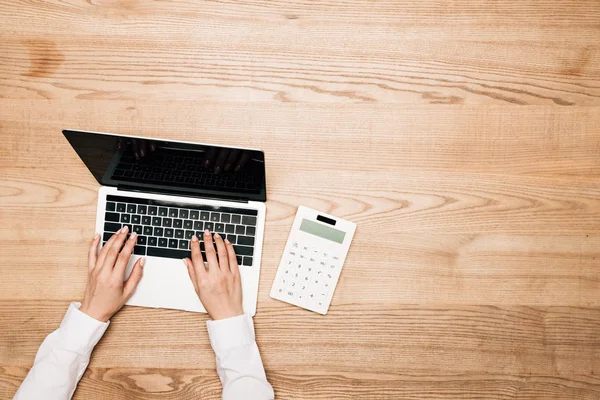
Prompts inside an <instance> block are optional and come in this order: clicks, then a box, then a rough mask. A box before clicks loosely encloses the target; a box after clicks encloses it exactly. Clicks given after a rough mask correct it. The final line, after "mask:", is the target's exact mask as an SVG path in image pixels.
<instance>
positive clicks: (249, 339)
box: [206, 314, 255, 356]
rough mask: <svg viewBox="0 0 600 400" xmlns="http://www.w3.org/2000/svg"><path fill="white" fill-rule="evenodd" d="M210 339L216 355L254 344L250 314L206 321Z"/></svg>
mask: <svg viewBox="0 0 600 400" xmlns="http://www.w3.org/2000/svg"><path fill="white" fill-rule="evenodd" d="M206 328H207V329H208V337H209V338H210V344H211V345H212V348H213V350H214V351H215V354H216V355H217V356H219V355H220V354H222V353H223V352H226V351H228V350H231V349H233V348H236V347H244V346H248V345H249V344H252V343H254V340H255V339H254V323H253V322H252V317H251V316H250V315H248V314H243V315H238V316H237V317H231V318H226V319H220V320H218V321H206Z"/></svg>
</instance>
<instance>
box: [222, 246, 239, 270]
mask: <svg viewBox="0 0 600 400" xmlns="http://www.w3.org/2000/svg"><path fill="white" fill-rule="evenodd" d="M225 248H226V249H227V258H228V260H229V269H230V270H231V273H232V274H233V275H234V276H239V275H240V268H239V266H238V262H237V257H236V256H235V249H234V248H233V245H232V244H231V242H230V241H229V240H227V239H225Z"/></svg>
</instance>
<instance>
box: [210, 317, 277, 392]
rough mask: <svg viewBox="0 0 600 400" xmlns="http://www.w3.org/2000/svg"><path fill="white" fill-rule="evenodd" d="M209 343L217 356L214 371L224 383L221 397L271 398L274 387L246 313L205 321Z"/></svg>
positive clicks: (252, 326) (250, 320)
mask: <svg viewBox="0 0 600 400" xmlns="http://www.w3.org/2000/svg"><path fill="white" fill-rule="evenodd" d="M207 328H208V333H209V336H210V341H211V345H212V347H213V349H214V351H215V354H216V357H217V373H218V374H219V378H220V379H221V383H222V385H223V399H224V400H229V399H232V400H233V399H240V398H243V399H248V400H267V399H273V398H274V393H273V388H272V387H271V385H270V384H269V382H268V381H267V377H266V375H265V369H264V367H263V364H262V360H261V358H260V353H259V351H258V346H257V345H256V341H255V338H254V325H253V323H252V318H251V317H250V316H249V315H246V314H245V315H240V316H238V317H233V318H228V319H224V320H219V321H208V322H207Z"/></svg>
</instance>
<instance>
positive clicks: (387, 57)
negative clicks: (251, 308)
mask: <svg viewBox="0 0 600 400" xmlns="http://www.w3.org/2000/svg"><path fill="white" fill-rule="evenodd" d="M599 43H600V2H598V1H597V0H571V1H557V0H540V1H533V0H507V1H480V0H470V1H453V2H447V1H405V2H399V1H398V2H395V1H351V0H340V1H321V0H317V1H297V2H291V1H290V2H286V1H269V2H263V1H246V2H244V1H235V0H231V1H218V2H217V1H181V2H180V1H142V0H90V1H83V0H48V1H42V0H32V1H17V0H3V1H2V2H0V135H1V141H0V397H1V398H11V397H12V395H13V394H14V392H15V391H16V389H17V387H18V385H19V384H20V382H21V381H22V379H23V377H24V376H25V375H26V373H27V371H28V369H29V368H30V367H31V365H32V363H33V359H34V356H35V353H36V351H37V348H38V346H39V344H40V343H41V341H42V340H43V338H44V337H45V336H46V335H47V334H48V333H50V332H51V331H52V330H54V329H55V328H56V327H57V326H58V324H59V322H60V320H61V319H62V316H63V314H64V312H65V310H66V307H67V305H68V304H69V302H70V301H73V300H78V299H80V298H81V296H82V294H83V290H84V285H85V276H86V269H85V262H86V251H87V246H88V243H89V240H90V239H91V238H92V236H93V234H94V232H93V227H94V220H95V204H96V196H97V189H98V185H97V184H96V182H95V181H94V179H93V178H92V176H91V175H90V173H89V172H88V171H87V170H86V169H85V167H84V166H83V165H82V163H81V162H80V161H79V159H78V158H77V156H76V155H75V153H74V152H73V151H72V149H71V148H70V147H69V146H68V144H67V142H66V141H65V140H64V139H63V138H62V136H61V133H60V131H61V129H63V128H66V127H70V128H77V129H89V130H97V131H108V132H120V133H125V134H136V135H145V136H150V137H157V136H160V137H166V138H173V139H182V140H195V141H204V142H214V143H222V144H236V145H243V146H251V147H259V148H262V149H264V150H265V151H266V157H267V175H268V198H269V201H268V204H267V225H266V238H265V244H264V259H263V263H262V274H261V280H260V295H259V300H258V314H257V315H256V318H255V325H256V334H257V341H258V344H259V347H260V349H261V353H262V357H263V360H264V364H265V367H266V370H267V375H268V378H269V380H270V382H271V383H272V384H273V386H274V388H275V392H276V396H277V398H280V399H338V398H340V399H342V398H343V399H349V398H356V399H359V398H360V399H430V398H444V399H447V398H450V399H519V400H529V399H598V398H600V376H599V371H600V186H599V184H600V47H599V46H600V45H599ZM300 204H303V205H307V206H311V207H314V208H319V209H322V210H324V211H326V212H329V213H332V214H334V215H337V216H340V217H344V218H347V219H350V220H352V221H354V222H356V223H357V224H358V228H357V232H356V236H355V239H354V242H353V244H352V247H351V249H350V253H349V256H348V259H347V261H346V264H345V266H344V270H343V273H342V276H341V279H340V282H339V285H338V287H337V290H336V292H335V295H334V298H333V302H332V305H331V308H330V313H329V314H328V315H327V316H326V317H322V316H319V315H316V314H313V313H310V312H307V311H304V310H301V309H299V308H295V307H293V306H289V305H286V304H284V303H280V302H277V301H275V300H272V299H271V298H269V296H268V293H269V289H270V286H271V284H272V281H273V278H274V275H275V270H276V267H277V265H278V261H279V259H280V257H281V254H282V251H283V247H284V243H285V240H286V238H287V235H288V232H289V229H290V226H291V223H292V220H293V216H294V213H295V210H296V207H297V206H298V205H300ZM205 320H206V317H205V316H200V315H196V314H191V313H185V312H178V311H171V310H152V309H144V308H134V307H125V308H124V309H123V310H122V312H120V313H119V314H118V315H117V316H116V317H115V318H114V319H113V322H112V324H111V326H110V328H109V330H108V332H107V334H106V335H105V337H104V338H103V339H102V341H101V342H100V344H99V345H98V346H97V348H96V350H95V352H94V354H93V356H92V360H91V363H90V366H89V370H88V371H87V372H86V373H85V375H84V377H83V379H82V380H81V382H80V384H79V388H78V389H77V392H76V393H75V396H74V398H75V399H90V400H96V399H108V398H110V399H196V398H198V399H200V398H201V399H217V398H219V396H220V383H219V381H218V377H217V375H216V373H215V371H214V366H215V364H214V354H213V353H212V351H211V349H210V345H209V342H208V338H207V334H206V329H205V326H204V323H205Z"/></svg>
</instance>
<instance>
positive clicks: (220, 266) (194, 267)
mask: <svg viewBox="0 0 600 400" xmlns="http://www.w3.org/2000/svg"><path fill="white" fill-rule="evenodd" d="M215 246H216V250H215ZM190 247H191V248H192V259H191V260H190V259H189V258H185V259H184V260H183V261H184V262H185V265H186V266H187V269H188V273H189V274H190V278H191V280H192V283H193V284H194V289H196V293H197V294H198V297H199V298H200V301H201V302H202V304H203V305H204V308H206V312H208V315H209V316H210V317H211V318H212V319H213V320H218V319H225V318H231V317H235V316H238V315H242V314H243V313H244V310H243V309H242V281H241V279H240V270H239V268H238V263H237V258H236V257H235V250H234V249H233V245H232V244H231V242H230V241H229V240H227V239H226V240H225V241H223V239H222V238H221V236H220V235H219V234H218V233H215V243H214V245H213V238H212V237H211V235H210V232H209V231H208V230H205V231H204V247H205V249H206V261H207V263H208V270H207V268H206V267H205V266H204V260H203V259H202V253H201V252H200V241H199V240H198V238H197V237H196V236H193V237H192V240H191V245H190ZM217 254H218V255H219V259H218V260H217Z"/></svg>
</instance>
